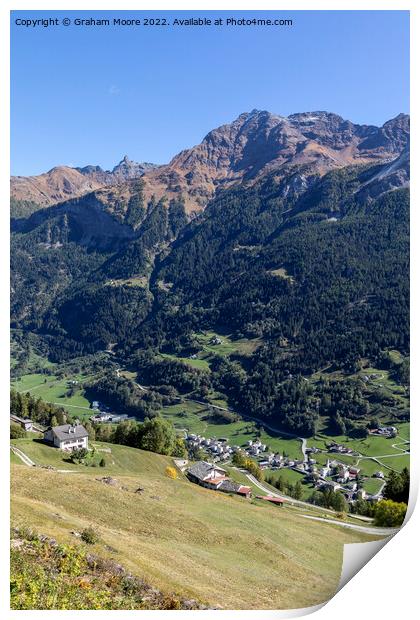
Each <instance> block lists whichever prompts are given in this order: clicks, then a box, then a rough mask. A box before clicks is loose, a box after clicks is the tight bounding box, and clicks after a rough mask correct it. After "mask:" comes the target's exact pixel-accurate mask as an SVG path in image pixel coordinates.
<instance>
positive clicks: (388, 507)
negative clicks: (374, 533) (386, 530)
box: [374, 499, 407, 527]
mask: <svg viewBox="0 0 420 620" xmlns="http://www.w3.org/2000/svg"><path fill="white" fill-rule="evenodd" d="M406 512H407V504H404V503H403V502H393V501H392V500H391V499H384V500H381V501H380V502H378V503H377V504H376V509H375V519H374V524H375V525H379V526H382V527H399V526H400V525H402V524H403V521H404V517H405V513H406Z"/></svg>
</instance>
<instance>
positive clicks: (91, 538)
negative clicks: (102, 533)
mask: <svg viewBox="0 0 420 620" xmlns="http://www.w3.org/2000/svg"><path fill="white" fill-rule="evenodd" d="M80 537H81V539H82V540H83V542H85V543H86V544H88V545H94V544H96V543H97V542H98V541H99V536H98V534H97V532H96V531H95V530H94V528H93V527H92V526H91V525H90V526H89V527H86V528H85V529H84V530H83V531H82V533H81V536H80Z"/></svg>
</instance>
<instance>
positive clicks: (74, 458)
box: [70, 448, 89, 463]
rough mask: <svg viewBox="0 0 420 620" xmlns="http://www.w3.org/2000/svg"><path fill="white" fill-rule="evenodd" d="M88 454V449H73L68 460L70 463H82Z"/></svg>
mask: <svg viewBox="0 0 420 620" xmlns="http://www.w3.org/2000/svg"><path fill="white" fill-rule="evenodd" d="M88 454H89V450H87V449H86V448H79V449H78V450H73V452H71V454H70V460H71V462H72V463H82V462H83V461H84V460H85V458H86V457H87V455H88Z"/></svg>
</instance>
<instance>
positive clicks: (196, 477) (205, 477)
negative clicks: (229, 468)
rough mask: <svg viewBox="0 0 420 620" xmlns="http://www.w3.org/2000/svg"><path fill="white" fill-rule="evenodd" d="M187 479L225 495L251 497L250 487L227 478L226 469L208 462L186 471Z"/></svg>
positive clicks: (202, 462) (197, 464)
mask: <svg viewBox="0 0 420 620" xmlns="http://www.w3.org/2000/svg"><path fill="white" fill-rule="evenodd" d="M186 474H187V478H188V479H189V480H191V482H195V483H196V484H199V485H200V486H202V487H206V488H207V489H213V490H215V491H222V492H224V493H236V494H237V495H242V496H243V497H251V489H250V487H246V486H243V485H242V484H239V483H238V482H233V480H230V478H229V477H228V476H227V472H226V470H225V469H222V468H221V467H217V465H212V464H211V463H207V462H206V461H199V462H198V463H195V464H194V465H192V466H191V467H189V468H188V469H187V471H186Z"/></svg>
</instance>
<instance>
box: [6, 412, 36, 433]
mask: <svg viewBox="0 0 420 620" xmlns="http://www.w3.org/2000/svg"><path fill="white" fill-rule="evenodd" d="M10 422H13V423H14V424H19V426H21V427H22V428H23V429H24V430H25V431H32V430H33V423H32V420H30V419H29V418H20V417H19V416H17V415H13V414H12V413H11V414H10Z"/></svg>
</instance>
